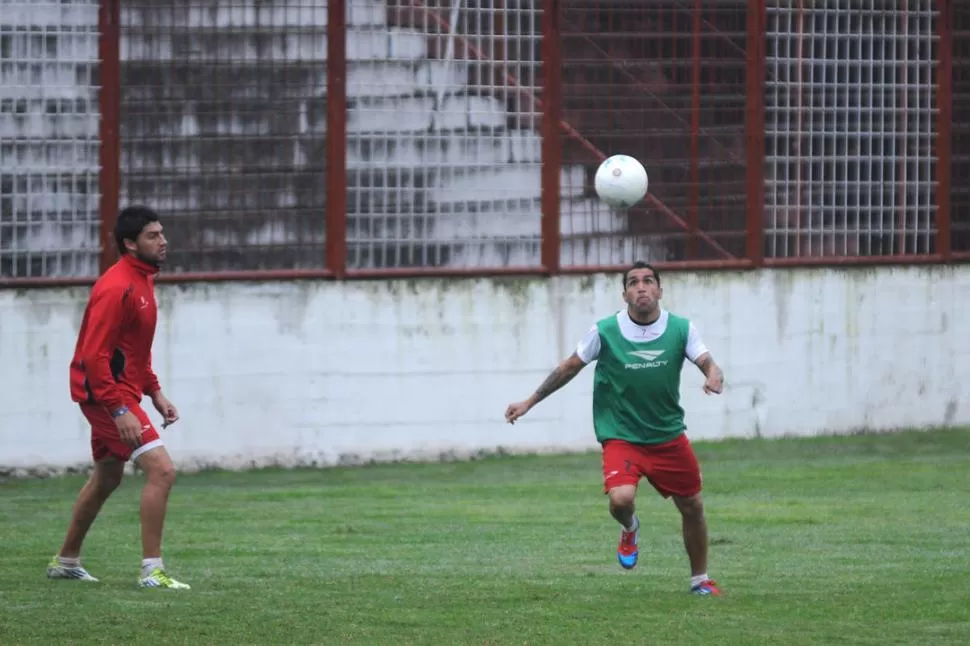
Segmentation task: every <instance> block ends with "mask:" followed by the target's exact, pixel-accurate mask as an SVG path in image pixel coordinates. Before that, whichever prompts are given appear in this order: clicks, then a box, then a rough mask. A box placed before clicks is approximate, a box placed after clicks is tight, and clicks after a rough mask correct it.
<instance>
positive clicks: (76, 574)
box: [47, 556, 98, 583]
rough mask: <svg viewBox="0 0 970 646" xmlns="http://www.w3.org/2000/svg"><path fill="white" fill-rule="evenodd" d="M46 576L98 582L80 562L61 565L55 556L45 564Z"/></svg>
mask: <svg viewBox="0 0 970 646" xmlns="http://www.w3.org/2000/svg"><path fill="white" fill-rule="evenodd" d="M47 578H48V579H74V580H75V581H92V582H94V583H97V582H98V580H97V579H96V578H94V577H93V576H91V573H90V572H88V571H87V570H85V569H84V568H83V567H81V565H80V563H79V564H78V565H75V566H64V565H61V562H60V561H58V560H57V557H56V556H55V557H53V558H51V562H50V563H48V564H47Z"/></svg>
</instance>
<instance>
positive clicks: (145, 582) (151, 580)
mask: <svg viewBox="0 0 970 646" xmlns="http://www.w3.org/2000/svg"><path fill="white" fill-rule="evenodd" d="M138 587H139V588H168V589H169V590H191V589H192V587H191V586H190V585H189V584H187V583H182V582H181V581H176V580H175V579H173V578H172V577H170V576H169V575H167V574H165V571H164V570H163V569H161V568H155V569H154V570H152V572H151V574H149V575H148V576H143V577H141V578H140V579H138Z"/></svg>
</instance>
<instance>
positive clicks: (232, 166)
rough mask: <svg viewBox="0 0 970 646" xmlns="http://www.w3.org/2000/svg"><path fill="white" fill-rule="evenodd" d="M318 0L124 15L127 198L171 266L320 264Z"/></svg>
mask: <svg viewBox="0 0 970 646" xmlns="http://www.w3.org/2000/svg"><path fill="white" fill-rule="evenodd" d="M326 57H327V3H326V0H276V1H274V2H262V1H260V0H195V1H193V2H191V3H188V2H164V3H159V2H157V1H153V0H131V1H129V2H124V3H122V9H121V77H122V78H121V87H122V90H121V104H122V107H121V114H122V117H121V140H122V146H121V168H122V170H121V202H122V205H124V204H130V203H145V204H148V205H150V206H153V207H155V208H157V209H158V210H159V211H160V213H161V214H162V215H163V217H164V220H165V223H166V233H167V234H168V236H169V240H170V245H171V247H170V251H169V260H168V265H169V269H170V270H172V271H182V272H184V271H197V272H219V271H231V270H261V269H318V268H322V267H324V264H325V260H326V258H325V255H326V254H325V247H324V231H325V208H326V176H325V160H326V155H325V132H326V113H327V110H326V79H327V62H326Z"/></svg>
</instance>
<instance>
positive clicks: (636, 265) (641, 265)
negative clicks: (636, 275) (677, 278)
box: [623, 260, 660, 289]
mask: <svg viewBox="0 0 970 646" xmlns="http://www.w3.org/2000/svg"><path fill="white" fill-rule="evenodd" d="M634 269H649V270H650V271H652V272H653V277H654V278H656V279H657V286H658V287H659V286H660V272H659V271H657V268H656V267H654V266H653V265H651V264H650V263H648V262H643V261H642V260H638V261H636V262H635V263H633V265H632V266H631V267H630V268H629V269H627V270H626V271H625V272H623V289H626V279H627V277H629V275H630V272H631V271H633V270H634Z"/></svg>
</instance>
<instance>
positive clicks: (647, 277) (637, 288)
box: [623, 269, 664, 314]
mask: <svg viewBox="0 0 970 646" xmlns="http://www.w3.org/2000/svg"><path fill="white" fill-rule="evenodd" d="M663 293H664V292H663V288H662V287H661V286H660V285H659V284H658V283H657V277H656V276H655V275H654V273H653V270H652V269H632V270H630V272H629V273H627V275H626V286H625V287H624V289H623V300H624V301H626V303H627V305H629V306H630V308H631V309H632V310H633V311H635V312H638V313H640V314H649V313H651V312H653V311H654V310H655V309H656V308H657V305H658V303H659V302H660V299H661V298H662V297H663Z"/></svg>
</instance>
